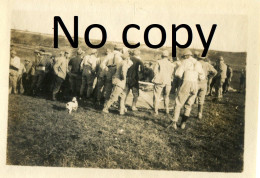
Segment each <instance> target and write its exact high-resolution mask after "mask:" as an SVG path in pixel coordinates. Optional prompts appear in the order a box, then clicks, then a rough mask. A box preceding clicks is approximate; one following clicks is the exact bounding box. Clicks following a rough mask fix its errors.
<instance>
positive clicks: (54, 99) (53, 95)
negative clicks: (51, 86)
mask: <svg viewBox="0 0 260 178" xmlns="http://www.w3.org/2000/svg"><path fill="white" fill-rule="evenodd" d="M51 99H52V101H56V100H57V98H56V94H55V93H52V98H51Z"/></svg>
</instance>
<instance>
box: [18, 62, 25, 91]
mask: <svg viewBox="0 0 260 178" xmlns="http://www.w3.org/2000/svg"><path fill="white" fill-rule="evenodd" d="M25 72H26V69H25V66H24V64H23V63H22V62H20V67H19V70H18V78H17V89H18V92H19V93H20V94H23V93H24V87H23V74H24V73H25Z"/></svg>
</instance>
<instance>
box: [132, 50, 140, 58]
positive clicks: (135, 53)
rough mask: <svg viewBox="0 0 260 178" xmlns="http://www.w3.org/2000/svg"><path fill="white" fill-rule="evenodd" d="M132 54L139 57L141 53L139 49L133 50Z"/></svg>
mask: <svg viewBox="0 0 260 178" xmlns="http://www.w3.org/2000/svg"><path fill="white" fill-rule="evenodd" d="M133 54H134V55H135V56H139V55H140V54H141V51H140V50H139V49H136V50H134V52H133Z"/></svg>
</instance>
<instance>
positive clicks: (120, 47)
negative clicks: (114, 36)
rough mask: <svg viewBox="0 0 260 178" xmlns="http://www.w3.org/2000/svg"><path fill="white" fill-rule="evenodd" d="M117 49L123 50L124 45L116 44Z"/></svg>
mask: <svg viewBox="0 0 260 178" xmlns="http://www.w3.org/2000/svg"><path fill="white" fill-rule="evenodd" d="M114 49H115V50H121V49H123V47H122V46H121V45H118V44H116V45H115V47H114Z"/></svg>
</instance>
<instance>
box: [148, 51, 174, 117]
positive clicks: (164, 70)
mask: <svg viewBox="0 0 260 178" xmlns="http://www.w3.org/2000/svg"><path fill="white" fill-rule="evenodd" d="M168 57H169V52H168V51H167V50H164V51H163V52H162V55H161V59H159V60H158V61H157V63H156V64H155V66H154V69H153V70H154V78H153V80H152V82H153V83H154V96H153V97H154V98H153V99H154V112H155V115H158V107H159V100H160V96H161V93H162V92H163V94H164V105H165V109H166V114H169V95H170V92H171V80H172V75H173V71H174V66H173V64H172V63H171V62H170V61H169V59H168Z"/></svg>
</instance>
